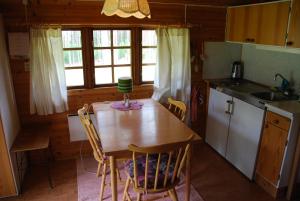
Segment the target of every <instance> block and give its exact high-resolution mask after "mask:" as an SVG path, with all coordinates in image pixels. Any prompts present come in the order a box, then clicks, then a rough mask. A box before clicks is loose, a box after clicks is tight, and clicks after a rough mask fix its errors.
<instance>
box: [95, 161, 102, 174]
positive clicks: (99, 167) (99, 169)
mask: <svg viewBox="0 0 300 201" xmlns="http://www.w3.org/2000/svg"><path fill="white" fill-rule="evenodd" d="M101 166H102V162H99V163H98V169H97V174H96V175H97V177H100V172H101Z"/></svg>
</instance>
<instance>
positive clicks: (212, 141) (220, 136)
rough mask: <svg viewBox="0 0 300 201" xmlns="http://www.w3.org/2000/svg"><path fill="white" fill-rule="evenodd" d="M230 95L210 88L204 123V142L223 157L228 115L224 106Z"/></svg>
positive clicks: (230, 99) (230, 98)
mask: <svg viewBox="0 0 300 201" xmlns="http://www.w3.org/2000/svg"><path fill="white" fill-rule="evenodd" d="M229 101H232V97H231V96H228V95H226V94H224V93H221V92H219V91H217V90H215V89H210V95H209V105H208V116H207V125H206V138H205V140H206V142H207V143H208V144H209V145H210V146H212V147H213V148H214V149H215V150H216V151H217V152H218V153H219V154H221V155H222V156H223V157H225V154H226V147H227V138H228V127H229V120H230V115H228V114H227V113H225V107H227V106H228V102H229Z"/></svg>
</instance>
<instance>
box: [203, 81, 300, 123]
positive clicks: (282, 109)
mask: <svg viewBox="0 0 300 201" xmlns="http://www.w3.org/2000/svg"><path fill="white" fill-rule="evenodd" d="M207 82H209V85H210V87H212V88H214V89H216V90H218V91H221V92H223V93H225V94H228V95H230V96H233V97H236V98H238V99H241V100H243V101H245V102H247V103H249V104H252V105H254V106H256V107H259V108H261V109H267V110H270V111H272V112H275V113H278V114H280V115H283V116H286V117H288V118H293V117H295V116H300V102H299V100H284V101H283V100H281V101H264V100H261V99H258V98H256V97H254V96H252V95H251V93H252V92H260V91H269V90H270V87H267V86H263V85H261V84H258V83H255V82H252V81H248V80H242V81H240V82H239V83H237V82H234V81H232V80H231V79H215V80H207Z"/></svg>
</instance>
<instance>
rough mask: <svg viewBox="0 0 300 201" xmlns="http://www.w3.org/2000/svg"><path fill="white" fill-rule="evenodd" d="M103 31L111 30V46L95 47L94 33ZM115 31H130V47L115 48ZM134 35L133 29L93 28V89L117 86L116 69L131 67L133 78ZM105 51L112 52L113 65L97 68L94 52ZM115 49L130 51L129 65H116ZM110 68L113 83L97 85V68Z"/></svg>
mask: <svg viewBox="0 0 300 201" xmlns="http://www.w3.org/2000/svg"><path fill="white" fill-rule="evenodd" d="M101 30H109V31H110V46H109V47H94V41H93V39H94V38H93V32H94V31H101ZM114 30H128V31H130V45H129V46H114V44H113V31H114ZM132 35H133V30H132V29H131V28H126V27H110V28H106V27H101V28H97V27H93V28H91V39H92V41H91V62H92V63H91V67H92V71H93V72H92V74H93V85H94V87H93V88H98V87H109V86H117V84H118V83H117V82H116V83H114V75H115V74H114V68H115V67H128V66H130V68H131V76H132V77H133V71H134V68H135V67H134V65H133V57H134V56H133V55H134V54H133V52H134V51H133V49H134V48H133V45H132V44H133V40H132ZM103 49H108V50H110V53H111V64H110V65H101V66H96V65H95V58H94V50H103ZM115 49H130V63H129V64H114V50H115ZM107 67H110V68H111V70H112V75H111V76H112V83H107V84H96V75H95V70H96V68H107Z"/></svg>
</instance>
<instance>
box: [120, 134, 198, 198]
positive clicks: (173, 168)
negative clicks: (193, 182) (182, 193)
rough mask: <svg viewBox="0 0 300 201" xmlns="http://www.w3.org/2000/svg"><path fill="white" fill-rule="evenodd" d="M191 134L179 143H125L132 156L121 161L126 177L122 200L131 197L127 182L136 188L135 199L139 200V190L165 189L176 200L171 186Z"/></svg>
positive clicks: (150, 191) (180, 165)
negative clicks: (147, 144) (151, 145)
mask: <svg viewBox="0 0 300 201" xmlns="http://www.w3.org/2000/svg"><path fill="white" fill-rule="evenodd" d="M192 138H193V135H192V136H190V137H189V138H188V139H187V140H186V141H184V142H181V143H176V144H168V145H159V146H154V147H145V148H143V147H137V146H135V145H129V150H130V151H132V160H129V161H128V162H127V164H126V165H125V169H126V173H127V180H126V184H125V189H124V194H123V201H125V200H129V201H131V198H130V196H129V193H128V188H129V185H130V184H131V183H133V189H134V191H135V192H137V201H140V200H141V196H142V194H145V193H146V194H147V193H162V192H168V195H169V196H170V197H171V199H172V200H173V201H178V198H177V193H176V190H175V187H176V185H177V184H178V183H179V181H180V172H181V170H182V168H183V166H184V164H185V162H186V157H187V153H188V151H190V142H191V140H192Z"/></svg>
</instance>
